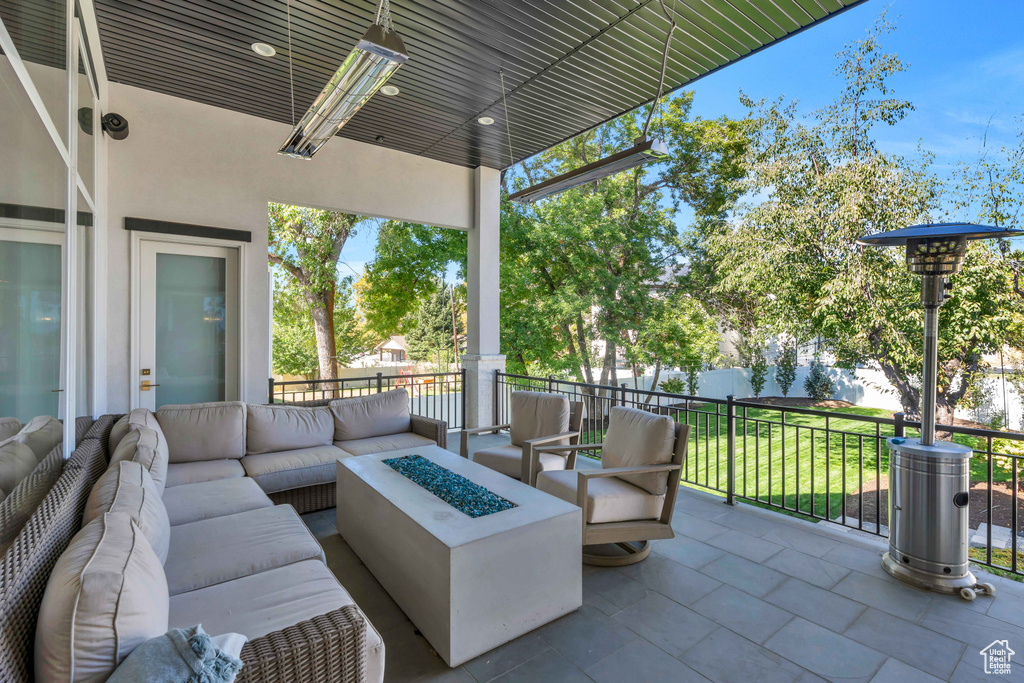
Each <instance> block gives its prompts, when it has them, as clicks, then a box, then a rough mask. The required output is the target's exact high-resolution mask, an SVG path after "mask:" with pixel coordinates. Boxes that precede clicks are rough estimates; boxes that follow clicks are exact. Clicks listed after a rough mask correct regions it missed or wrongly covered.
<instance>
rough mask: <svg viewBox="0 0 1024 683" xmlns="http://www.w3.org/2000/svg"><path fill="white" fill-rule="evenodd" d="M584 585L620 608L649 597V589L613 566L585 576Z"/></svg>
mask: <svg viewBox="0 0 1024 683" xmlns="http://www.w3.org/2000/svg"><path fill="white" fill-rule="evenodd" d="M583 587H584V588H586V589H587V590H592V591H594V592H595V593H597V594H598V595H600V596H601V597H602V598H604V599H605V600H607V601H608V602H610V603H612V604H613V605H615V606H616V607H618V608H619V609H622V608H624V607H629V606H630V605H632V604H634V603H637V602H640V601H641V600H643V599H644V598H646V597H647V589H646V588H644V585H643V584H642V583H638V582H637V581H634V580H633V579H631V578H629V577H628V576H626V575H625V574H620V573H619V572H617V571H616V570H614V569H612V568H611V567H602V568H601V571H597V572H593V573H591V574H587V575H586V576H584V577H583ZM602 611H603V610H602Z"/></svg>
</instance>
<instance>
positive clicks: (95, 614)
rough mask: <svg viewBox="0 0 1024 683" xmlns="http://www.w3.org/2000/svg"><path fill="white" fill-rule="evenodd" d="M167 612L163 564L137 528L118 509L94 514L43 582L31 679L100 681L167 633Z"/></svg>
mask: <svg viewBox="0 0 1024 683" xmlns="http://www.w3.org/2000/svg"><path fill="white" fill-rule="evenodd" d="M167 611H168V594H167V581H166V580H165V579H164V570H163V567H162V566H161V565H160V560H159V559H158V558H157V556H156V554H155V553H154V552H153V549H152V548H150V547H149V542H148V541H146V537H145V535H144V534H143V533H142V530H141V529H139V527H138V526H137V525H136V524H135V522H133V521H132V520H131V518H130V517H129V516H128V515H126V514H124V513H121V512H111V513H107V514H105V515H103V516H101V517H98V518H96V519H95V520H93V521H92V522H91V523H90V524H88V525H86V526H85V528H83V529H82V530H81V531H80V532H78V534H77V535H76V536H75V537H74V538H73V539H71V543H70V545H68V548H67V550H65V551H64V554H63V555H61V556H60V559H58V560H57V564H56V566H55V567H54V569H53V572H52V573H51V574H50V578H49V581H48V582H47V584H46V592H45V593H44V595H43V602H42V605H41V606H40V608H39V620H38V622H37V625H36V645H35V674H36V680H39V681H104V680H106V679H107V677H108V676H110V674H111V673H112V672H113V671H114V669H115V668H117V665H118V664H120V663H121V662H122V661H123V660H124V658H125V657H127V656H128V655H129V654H130V653H131V651H132V650H134V649H135V648H136V647H137V646H138V645H140V644H142V643H144V642H145V641H147V640H149V639H150V638H155V637H156V636H159V635H162V634H163V633H165V632H166V631H167ZM193 625H194V624H193Z"/></svg>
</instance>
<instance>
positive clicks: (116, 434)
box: [107, 415, 128, 453]
mask: <svg viewBox="0 0 1024 683" xmlns="http://www.w3.org/2000/svg"><path fill="white" fill-rule="evenodd" d="M127 433H128V415H122V416H121V419H120V420H118V421H117V422H115V423H114V426H113V427H111V428H110V437H109V438H108V440H107V444H108V445H107V447H108V448H109V449H110V452H111V453H113V452H114V451H116V450H117V447H118V445H119V444H120V443H121V439H123V438H124V436H125V434H127Z"/></svg>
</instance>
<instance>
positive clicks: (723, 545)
mask: <svg viewBox="0 0 1024 683" xmlns="http://www.w3.org/2000/svg"><path fill="white" fill-rule="evenodd" d="M708 544H709V545H713V546H715V547H716V548H720V549H721V550H724V551H726V552H730V553H732V554H733V555H739V556H740V557H745V558H747V559H748V560H751V561H752V562H759V563H760V562H764V561H765V560H767V559H768V558H769V557H771V556H772V555H774V554H776V553H777V552H779V551H780V550H782V546H781V545H779V544H778V543H772V542H771V541H765V540H763V539H761V538H758V537H757V536H751V535H750V534H747V533H744V532H742V531H736V530H735V529H733V530H731V531H727V532H725V533H724V534H720V535H718V536H715V537H714V538H710V539H708Z"/></svg>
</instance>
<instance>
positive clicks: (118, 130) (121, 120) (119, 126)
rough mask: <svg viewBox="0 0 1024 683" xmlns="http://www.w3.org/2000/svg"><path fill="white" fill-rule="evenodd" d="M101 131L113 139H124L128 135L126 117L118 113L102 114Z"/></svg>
mask: <svg viewBox="0 0 1024 683" xmlns="http://www.w3.org/2000/svg"><path fill="white" fill-rule="evenodd" d="M103 131H104V132H105V133H106V134H107V135H109V136H110V137H111V138H113V139H114V140H124V139H125V138H126V137H128V119H126V118H125V117H123V116H121V115H120V114H114V113H113V112H111V113H110V114H104V116H103Z"/></svg>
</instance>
